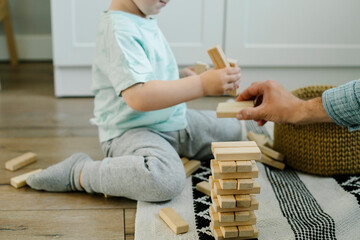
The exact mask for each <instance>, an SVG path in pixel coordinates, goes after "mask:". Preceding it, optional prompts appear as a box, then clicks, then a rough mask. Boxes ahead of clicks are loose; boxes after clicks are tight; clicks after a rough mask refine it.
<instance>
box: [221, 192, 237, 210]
mask: <svg viewBox="0 0 360 240" xmlns="http://www.w3.org/2000/svg"><path fill="white" fill-rule="evenodd" d="M217 199H218V201H219V204H220V207H221V208H235V207H236V201H235V197H234V195H219V194H217Z"/></svg>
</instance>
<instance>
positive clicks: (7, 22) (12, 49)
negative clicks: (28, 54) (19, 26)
mask: <svg viewBox="0 0 360 240" xmlns="http://www.w3.org/2000/svg"><path fill="white" fill-rule="evenodd" d="M5 7H6V8H7V9H5V11H7V14H6V16H5V17H4V19H3V23H4V31H5V35H6V41H7V45H8V50H9V56H10V62H11V65H13V66H17V64H18V56H17V52H16V46H15V40H14V34H13V31H12V26H11V19H10V12H9V8H8V5H7V4H5Z"/></svg>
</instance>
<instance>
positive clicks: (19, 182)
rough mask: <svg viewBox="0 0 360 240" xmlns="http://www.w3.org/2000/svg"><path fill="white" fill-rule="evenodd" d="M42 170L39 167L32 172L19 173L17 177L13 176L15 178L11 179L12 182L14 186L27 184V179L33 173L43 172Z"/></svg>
mask: <svg viewBox="0 0 360 240" xmlns="http://www.w3.org/2000/svg"><path fill="white" fill-rule="evenodd" d="M41 171H42V169H37V170H34V171H31V172H28V173H25V174H22V175H19V176H17V177H13V178H11V179H10V184H11V186H13V187H14V188H21V187H23V186H25V185H26V179H27V178H28V177H29V176H31V175H33V174H35V173H38V172H41Z"/></svg>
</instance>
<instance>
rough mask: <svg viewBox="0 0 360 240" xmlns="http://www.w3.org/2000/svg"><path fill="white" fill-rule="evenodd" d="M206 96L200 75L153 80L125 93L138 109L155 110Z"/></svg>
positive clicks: (128, 101) (128, 100) (143, 110)
mask: <svg viewBox="0 0 360 240" xmlns="http://www.w3.org/2000/svg"><path fill="white" fill-rule="evenodd" d="M202 96H204V91H203V88H202V83H201V80H200V77H199V76H198V75H196V76H191V77H187V78H182V79H179V80H173V81H161V80H152V81H149V82H146V83H144V84H138V85H136V86H133V87H132V89H130V91H129V92H127V93H123V97H124V99H125V101H126V102H127V104H128V105H129V106H130V107H131V108H133V109H135V110H137V111H142V112H146V111H153V110H158V109H163V108H167V107H171V106H174V105H176V104H179V103H182V102H187V101H189V100H192V99H195V98H199V97H202Z"/></svg>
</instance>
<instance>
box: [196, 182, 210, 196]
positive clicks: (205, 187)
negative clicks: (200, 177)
mask: <svg viewBox="0 0 360 240" xmlns="http://www.w3.org/2000/svg"><path fill="white" fill-rule="evenodd" d="M196 190H198V191H199V192H202V193H204V194H206V195H208V196H211V186H210V183H208V182H206V181H202V182H199V183H198V184H196Z"/></svg>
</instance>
